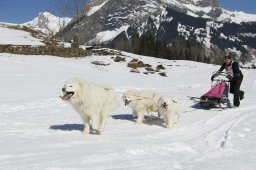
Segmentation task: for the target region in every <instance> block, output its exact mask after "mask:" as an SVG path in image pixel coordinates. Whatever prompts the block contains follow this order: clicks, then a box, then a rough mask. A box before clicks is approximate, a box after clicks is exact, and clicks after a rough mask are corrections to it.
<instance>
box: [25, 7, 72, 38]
mask: <svg viewBox="0 0 256 170" xmlns="http://www.w3.org/2000/svg"><path fill="white" fill-rule="evenodd" d="M70 21H71V18H60V17H57V16H55V15H53V14H51V13H49V12H42V13H39V15H38V17H36V18H35V19H33V20H32V21H29V22H26V23H23V24H21V25H25V26H28V27H31V28H33V29H36V30H40V31H42V32H43V33H45V34H47V35H55V34H56V33H57V32H58V31H59V30H60V29H62V28H63V27H65V26H66V25H67V24H68V23H69V22H70Z"/></svg>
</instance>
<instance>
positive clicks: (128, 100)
mask: <svg viewBox="0 0 256 170" xmlns="http://www.w3.org/2000/svg"><path fill="white" fill-rule="evenodd" d="M123 101H124V105H125V106H127V105H129V104H130V103H131V101H132V96H129V95H126V94H124V95H123Z"/></svg>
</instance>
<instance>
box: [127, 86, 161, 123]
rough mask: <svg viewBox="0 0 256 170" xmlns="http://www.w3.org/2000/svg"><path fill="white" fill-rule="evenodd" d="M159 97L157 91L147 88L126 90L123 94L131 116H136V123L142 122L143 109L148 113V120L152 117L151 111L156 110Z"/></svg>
mask: <svg viewBox="0 0 256 170" xmlns="http://www.w3.org/2000/svg"><path fill="white" fill-rule="evenodd" d="M159 98H160V95H158V93H156V92H154V91H149V90H127V91H125V93H124V94H123V101H124V103H125V106H129V107H130V108H131V109H132V114H133V116H137V121H136V123H137V124H140V123H142V121H143V118H144V113H145V111H146V112H147V113H148V116H149V120H151V119H152V112H157V110H158V100H159Z"/></svg>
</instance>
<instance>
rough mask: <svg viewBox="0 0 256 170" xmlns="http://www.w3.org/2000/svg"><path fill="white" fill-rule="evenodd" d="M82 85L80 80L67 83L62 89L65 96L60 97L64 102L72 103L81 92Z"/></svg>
mask: <svg viewBox="0 0 256 170" xmlns="http://www.w3.org/2000/svg"><path fill="white" fill-rule="evenodd" d="M81 88H82V83H81V81H80V80H78V79H71V80H68V81H66V82H65V84H64V86H63V87H62V93H63V96H60V97H61V99H62V100H66V101H70V100H71V99H72V98H73V97H74V96H76V95H78V94H79V93H80V92H81Z"/></svg>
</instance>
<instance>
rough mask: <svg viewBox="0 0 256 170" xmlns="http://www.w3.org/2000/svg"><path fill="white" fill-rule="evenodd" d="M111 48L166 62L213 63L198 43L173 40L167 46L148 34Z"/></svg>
mask: <svg viewBox="0 0 256 170" xmlns="http://www.w3.org/2000/svg"><path fill="white" fill-rule="evenodd" d="M111 47H112V48H115V49H118V50H122V51H127V52H131V53H135V54H139V55H145V56H152V57H156V58H162V59H168V60H192V61H198V62H204V63H213V62H216V61H213V60H212V58H211V57H207V56H206V52H205V47H204V45H203V44H201V43H199V42H195V43H192V42H190V41H185V40H175V41H173V42H172V43H171V45H170V44H167V43H165V42H163V41H161V40H158V39H156V38H154V36H153V35H152V34H150V33H147V34H143V35H141V36H139V35H138V34H137V33H136V34H135V35H133V36H132V38H131V39H130V40H128V41H127V40H121V41H118V42H116V43H113V44H111Z"/></svg>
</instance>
